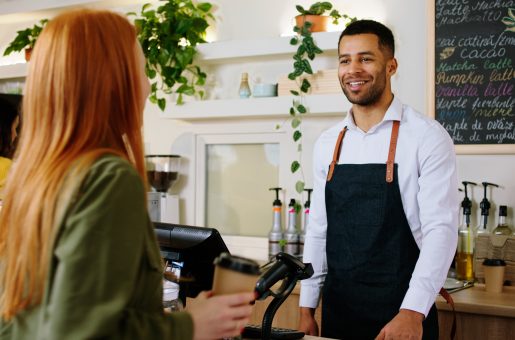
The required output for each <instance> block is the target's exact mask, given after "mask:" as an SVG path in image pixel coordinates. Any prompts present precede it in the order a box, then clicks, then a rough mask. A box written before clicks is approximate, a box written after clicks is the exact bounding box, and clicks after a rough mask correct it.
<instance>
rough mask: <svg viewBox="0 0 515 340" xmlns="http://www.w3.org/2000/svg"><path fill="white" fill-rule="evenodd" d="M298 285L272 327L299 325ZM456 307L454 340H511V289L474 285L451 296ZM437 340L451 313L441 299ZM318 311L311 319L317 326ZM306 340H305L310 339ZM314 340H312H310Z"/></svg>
mask: <svg viewBox="0 0 515 340" xmlns="http://www.w3.org/2000/svg"><path fill="white" fill-rule="evenodd" d="M299 293H300V288H299V285H297V287H295V289H294V290H293V292H292V293H291V295H290V296H289V297H288V299H287V300H286V301H285V302H284V303H283V304H282V305H281V307H280V308H279V310H278V311H277V313H276V314H275V317H274V322H273V326H275V327H283V328H292V329H296V328H297V327H298V324H299V307H298V305H299ZM451 296H452V298H453V300H454V304H455V307H456V322H457V331H456V338H455V340H475V339H478V340H515V287H504V291H503V292H502V293H501V294H496V293H488V292H486V291H485V288H484V285H479V284H478V285H476V286H474V287H471V288H467V289H464V290H461V291H457V292H454V293H452V294H451ZM270 301H272V298H271V297H269V298H267V299H266V300H265V301H257V302H256V305H255V306H254V311H253V314H252V317H251V321H250V323H253V324H261V321H262V319H263V314H264V313H265V310H266V307H267V306H268V304H269V303H270ZM436 307H437V308H438V320H439V322H440V339H441V340H447V339H449V335H450V329H451V325H452V312H451V308H450V306H448V305H447V303H446V302H445V300H444V299H443V298H442V297H440V296H439V297H438V298H437V300H436ZM320 310H321V308H317V311H316V313H315V319H316V320H317V322H318V323H319V325H320ZM310 338H311V337H309V338H308V337H306V338H305V339H310ZM313 339H314V338H313Z"/></svg>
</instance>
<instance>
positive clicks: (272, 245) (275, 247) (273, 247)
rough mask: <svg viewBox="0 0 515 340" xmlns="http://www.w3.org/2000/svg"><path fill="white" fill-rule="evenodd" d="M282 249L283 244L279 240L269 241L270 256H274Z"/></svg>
mask: <svg viewBox="0 0 515 340" xmlns="http://www.w3.org/2000/svg"><path fill="white" fill-rule="evenodd" d="M281 251H282V247H281V244H280V243H279V242H268V257H269V258H272V257H274V256H275V255H277V254H279V253H280V252H281Z"/></svg>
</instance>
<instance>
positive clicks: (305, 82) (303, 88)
mask: <svg viewBox="0 0 515 340" xmlns="http://www.w3.org/2000/svg"><path fill="white" fill-rule="evenodd" d="M310 87H311V83H310V82H309V80H307V79H306V78H304V79H302V85H301V86H300V90H301V91H302V92H304V93H307V92H308V90H309V88H310Z"/></svg>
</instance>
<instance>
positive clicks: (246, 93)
mask: <svg viewBox="0 0 515 340" xmlns="http://www.w3.org/2000/svg"><path fill="white" fill-rule="evenodd" d="M239 94H240V98H249V97H250V87H249V74H248V73H247V72H244V73H242V74H241V83H240V90H239Z"/></svg>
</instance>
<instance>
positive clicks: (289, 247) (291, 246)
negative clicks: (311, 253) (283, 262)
mask: <svg viewBox="0 0 515 340" xmlns="http://www.w3.org/2000/svg"><path fill="white" fill-rule="evenodd" d="M284 252H285V253H287V254H290V255H293V256H297V255H298V253H299V244H298V243H286V245H285V246H284Z"/></svg>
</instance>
